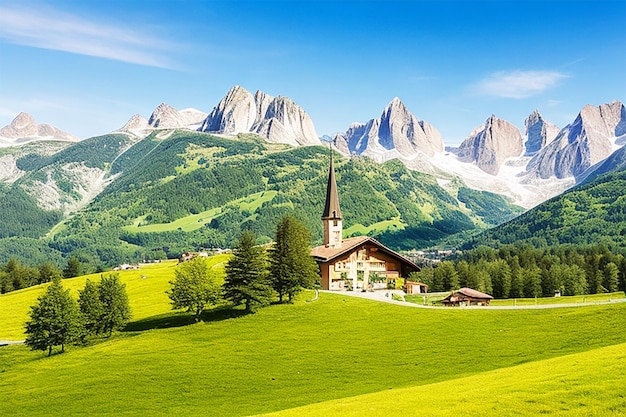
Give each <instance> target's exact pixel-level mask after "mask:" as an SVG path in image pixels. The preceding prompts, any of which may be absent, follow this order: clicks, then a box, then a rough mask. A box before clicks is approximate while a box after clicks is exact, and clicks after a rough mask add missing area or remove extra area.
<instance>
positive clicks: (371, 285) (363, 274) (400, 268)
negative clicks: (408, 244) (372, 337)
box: [311, 152, 419, 291]
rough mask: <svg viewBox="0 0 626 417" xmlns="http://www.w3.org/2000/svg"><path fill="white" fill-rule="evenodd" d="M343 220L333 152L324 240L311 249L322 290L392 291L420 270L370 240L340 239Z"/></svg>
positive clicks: (324, 220)
mask: <svg viewBox="0 0 626 417" xmlns="http://www.w3.org/2000/svg"><path fill="white" fill-rule="evenodd" d="M342 220H343V217H342V215H341V208H340V207H339V194H338V192H337V182H336V180H335V170H334V167H333V159H332V152H331V157H330V168H329V173H328V185H327V188H326V205H325V206H324V212H323V214H322V224H323V229H324V240H323V244H322V245H321V246H317V247H315V248H313V250H312V251H311V256H313V258H314V259H315V261H316V262H317V264H318V266H319V269H320V275H321V284H322V289H324V290H339V291H340V290H344V291H345V290H348V291H350V290H351V291H357V290H375V289H387V288H395V286H396V283H397V280H398V279H399V278H404V277H407V276H408V275H409V274H410V273H411V272H413V271H419V267H418V266H417V265H416V264H415V263H413V262H412V261H411V260H410V259H408V258H406V257H404V256H402V255H400V254H399V253H396V252H394V251H393V250H391V249H389V248H388V247H386V246H385V245H383V244H382V243H380V242H378V241H377V240H376V239H374V238H371V237H369V236H356V237H351V238H348V239H343V236H342V235H343V226H342Z"/></svg>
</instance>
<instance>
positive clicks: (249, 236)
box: [224, 230, 273, 312]
mask: <svg viewBox="0 0 626 417" xmlns="http://www.w3.org/2000/svg"><path fill="white" fill-rule="evenodd" d="M225 269H226V280H225V282H224V296H225V298H226V299H228V300H230V301H232V303H233V304H234V305H239V304H242V303H243V304H245V308H246V311H247V312H253V311H255V310H256V309H257V308H259V307H263V306H266V305H268V304H269V303H270V301H271V299H272V293H273V291H272V286H271V284H270V281H269V277H268V274H267V260H266V254H265V249H264V248H262V247H260V246H256V236H255V234H254V233H253V232H251V231H248V230H246V231H244V232H243V233H242V234H241V237H240V238H239V241H238V242H237V245H236V246H235V248H234V249H233V257H232V258H230V260H229V261H228V263H227V264H226V268H225Z"/></svg>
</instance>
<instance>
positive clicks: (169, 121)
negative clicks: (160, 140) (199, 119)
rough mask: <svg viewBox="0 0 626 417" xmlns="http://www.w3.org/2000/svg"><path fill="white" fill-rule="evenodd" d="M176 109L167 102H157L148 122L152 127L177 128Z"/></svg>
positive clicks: (178, 125) (177, 115)
mask: <svg viewBox="0 0 626 417" xmlns="http://www.w3.org/2000/svg"><path fill="white" fill-rule="evenodd" d="M179 119H180V115H179V114H178V110H176V109H175V108H174V107H172V106H170V105H169V104H167V103H161V104H159V105H158V106H157V107H156V109H154V111H153V112H152V115H151V116H150V119H148V124H149V125H150V126H151V127H153V128H177V127H182V126H181V124H180V120H179Z"/></svg>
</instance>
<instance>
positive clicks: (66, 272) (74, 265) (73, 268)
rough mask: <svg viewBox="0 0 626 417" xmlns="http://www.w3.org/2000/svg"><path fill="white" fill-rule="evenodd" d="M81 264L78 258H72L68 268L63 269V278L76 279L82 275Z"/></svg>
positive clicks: (68, 262)
mask: <svg viewBox="0 0 626 417" xmlns="http://www.w3.org/2000/svg"><path fill="white" fill-rule="evenodd" d="M81 269H82V267H81V264H80V261H79V260H78V258H76V257H75V256H72V257H71V258H70V259H68V261H67V266H66V267H65V269H63V277H65V278H74V277H77V276H79V275H80V273H81Z"/></svg>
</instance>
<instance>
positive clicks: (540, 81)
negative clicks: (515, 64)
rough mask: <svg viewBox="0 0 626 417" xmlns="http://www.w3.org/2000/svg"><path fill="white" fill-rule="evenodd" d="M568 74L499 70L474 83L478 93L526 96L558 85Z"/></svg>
mask: <svg viewBox="0 0 626 417" xmlns="http://www.w3.org/2000/svg"><path fill="white" fill-rule="evenodd" d="M565 78H568V76H567V75H565V74H563V73H560V72H557V71H498V72H495V73H493V74H490V75H489V76H488V77H487V78H485V79H483V80H481V81H479V82H478V83H476V84H474V85H473V86H472V88H471V91H472V92H473V93H475V94H478V95H485V96H496V97H506V98H518V99H519V98H526V97H531V96H535V95H537V94H541V93H543V92H544V91H546V90H549V89H550V88H553V87H556V86H557V85H558V84H559V82H560V81H561V80H563V79H565Z"/></svg>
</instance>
